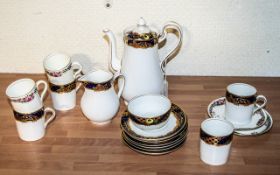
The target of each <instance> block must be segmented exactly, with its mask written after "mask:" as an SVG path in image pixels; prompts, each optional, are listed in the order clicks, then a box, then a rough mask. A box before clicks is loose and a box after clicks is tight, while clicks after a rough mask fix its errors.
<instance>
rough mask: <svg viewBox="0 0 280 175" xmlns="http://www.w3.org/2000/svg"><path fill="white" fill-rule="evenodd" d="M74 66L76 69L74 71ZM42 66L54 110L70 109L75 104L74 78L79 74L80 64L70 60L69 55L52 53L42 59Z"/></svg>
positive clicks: (75, 88) (75, 89)
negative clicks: (47, 81)
mask: <svg viewBox="0 0 280 175" xmlns="http://www.w3.org/2000/svg"><path fill="white" fill-rule="evenodd" d="M74 67H77V69H78V70H77V71H76V72H74V70H73V69H74ZM44 68H45V72H46V74H47V77H48V80H49V87H50V90H51V96H52V102H53V106H54V108H55V109H56V110H60V111H64V110H70V109H72V108H74V107H75V106H76V92H77V89H78V87H76V79H77V77H79V76H80V73H81V71H82V66H81V64H80V63H78V62H71V59H70V57H68V56H67V55H64V54H61V53H54V54H51V55H49V56H47V57H46V58H45V59H44Z"/></svg>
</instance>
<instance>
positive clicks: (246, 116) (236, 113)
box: [225, 83, 267, 125]
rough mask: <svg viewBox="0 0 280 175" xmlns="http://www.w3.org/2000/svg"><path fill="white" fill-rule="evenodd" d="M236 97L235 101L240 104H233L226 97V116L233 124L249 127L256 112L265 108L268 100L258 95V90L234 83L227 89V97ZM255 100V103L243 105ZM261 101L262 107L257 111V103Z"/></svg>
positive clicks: (247, 85)
mask: <svg viewBox="0 0 280 175" xmlns="http://www.w3.org/2000/svg"><path fill="white" fill-rule="evenodd" d="M228 94H230V95H234V96H235V97H234V98H235V99H237V100H238V101H239V102H237V103H232V102H231V101H229V100H228V97H226V108H225V116H226V119H227V120H228V121H230V122H232V123H233V124H237V125H247V124H248V123H250V122H251V120H252V116H253V114H254V113H255V112H256V111H259V110H260V109H262V108H264V107H265V105H266V103H267V100H266V98H265V97H264V96H263V95H258V96H257V95H256V94H257V90H256V88H255V87H253V86H251V85H249V84H245V83H234V84H230V85H229V86H228V87H227V95H228ZM249 98H254V101H253V102H250V103H248V104H249V105H248V104H245V105H244V104H242V103H243V102H244V100H246V99H249ZM259 101H261V102H262V105H260V106H259V107H257V108H256V109H255V106H256V103H257V102H259ZM245 103H246V102H245Z"/></svg>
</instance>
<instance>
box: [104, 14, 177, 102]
mask: <svg viewBox="0 0 280 175" xmlns="http://www.w3.org/2000/svg"><path fill="white" fill-rule="evenodd" d="M170 29H173V30H175V31H176V32H177V36H178V42H177V43H176V46H175V47H174V48H173V49H172V50H171V51H169V52H168V53H167V55H166V56H165V57H164V58H163V59H160V58H159V53H158V50H159V46H158V45H159V43H161V42H163V41H164V40H166V36H167V31H168V30H170ZM103 32H104V33H105V35H106V36H107V37H108V38H109V44H110V57H111V59H110V61H111V64H110V65H111V70H112V71H113V72H121V74H122V75H124V77H125V81H126V82H125V83H126V84H125V87H124V90H123V93H122V97H123V98H124V100H125V102H128V101H129V100H131V99H132V98H133V97H136V96H140V95H144V94H164V95H167V81H166V75H165V69H166V65H167V63H168V62H169V61H170V60H171V57H172V56H174V54H175V53H176V52H177V51H178V50H179V49H180V47H181V44H182V35H183V34H182V29H181V27H180V25H179V24H177V23H176V22H167V23H166V24H165V25H164V26H163V29H162V32H161V33H159V32H158V31H157V30H156V29H154V28H151V27H149V26H148V25H147V23H146V21H145V20H144V19H143V18H140V19H139V21H138V23H137V25H136V26H132V27H129V28H127V29H125V30H124V32H123V40H124V43H125V44H124V53H123V59H122V60H121V59H119V58H117V54H116V39H115V36H114V34H113V32H112V31H111V30H109V29H104V30H103Z"/></svg>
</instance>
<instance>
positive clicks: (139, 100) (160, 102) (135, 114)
mask: <svg viewBox="0 0 280 175" xmlns="http://www.w3.org/2000/svg"><path fill="white" fill-rule="evenodd" d="M127 111H128V112H129V116H130V118H131V119H132V120H133V121H134V123H135V126H137V127H138V128H140V129H143V130H154V129H158V128H161V127H163V126H164V125H165V124H166V123H167V118H168V117H169V115H170V111H171V101H170V100H169V99H168V98H167V97H165V96H163V95H155V94H149V95H142V96H139V97H135V98H133V99H132V100H130V101H129V103H128V106H127ZM155 118H157V119H161V120H162V121H161V122H157V121H156V120H155ZM139 121H140V122H141V123H139Z"/></svg>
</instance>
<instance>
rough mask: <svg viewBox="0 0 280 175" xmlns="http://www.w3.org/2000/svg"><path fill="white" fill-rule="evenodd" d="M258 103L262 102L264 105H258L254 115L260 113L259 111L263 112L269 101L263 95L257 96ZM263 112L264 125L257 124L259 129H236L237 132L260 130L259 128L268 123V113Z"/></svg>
mask: <svg viewBox="0 0 280 175" xmlns="http://www.w3.org/2000/svg"><path fill="white" fill-rule="evenodd" d="M258 101H262V102H263V104H261V105H258V104H256V107H257V108H256V109H255V110H254V111H253V114H254V113H256V112H257V111H259V110H262V109H263V108H264V107H265V105H266V103H267V99H266V98H265V96H263V95H258V96H257V100H256V102H258ZM261 112H263V114H264V118H262V119H261V120H262V123H258V124H257V127H254V128H236V129H235V130H236V131H247V130H253V129H258V128H260V127H262V126H263V125H264V124H265V123H266V120H267V114H266V112H264V111H261Z"/></svg>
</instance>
